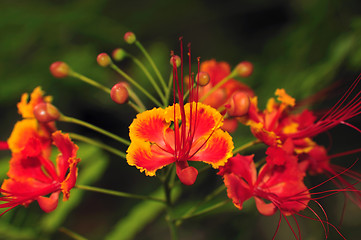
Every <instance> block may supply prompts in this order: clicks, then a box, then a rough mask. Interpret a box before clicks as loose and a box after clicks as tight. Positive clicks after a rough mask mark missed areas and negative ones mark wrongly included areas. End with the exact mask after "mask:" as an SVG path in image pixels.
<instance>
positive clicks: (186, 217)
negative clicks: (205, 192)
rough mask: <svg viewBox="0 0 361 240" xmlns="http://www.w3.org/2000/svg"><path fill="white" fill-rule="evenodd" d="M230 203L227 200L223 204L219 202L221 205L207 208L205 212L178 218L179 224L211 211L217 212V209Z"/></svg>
mask: <svg viewBox="0 0 361 240" xmlns="http://www.w3.org/2000/svg"><path fill="white" fill-rule="evenodd" d="M229 201H230V199H226V200H224V201H222V202H219V203H217V204H214V205H212V206H210V207H208V208H205V209H203V210H201V211H199V212H197V213H195V214H192V215H189V216H183V217H181V218H178V219H177V222H178V221H183V220H186V219H189V218H193V217H197V216H200V215H203V214H205V213H208V212H211V211H213V210H215V209H217V208H220V207H222V206H224V205H225V204H227V203H229Z"/></svg>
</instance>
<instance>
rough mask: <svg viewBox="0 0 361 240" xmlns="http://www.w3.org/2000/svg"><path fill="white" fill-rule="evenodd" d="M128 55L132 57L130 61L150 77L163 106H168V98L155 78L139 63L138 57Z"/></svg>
mask: <svg viewBox="0 0 361 240" xmlns="http://www.w3.org/2000/svg"><path fill="white" fill-rule="evenodd" d="M127 55H128V56H129V57H130V59H132V60H133V62H134V63H135V64H137V65H138V67H139V68H140V69H142V71H143V72H144V74H145V75H146V76H147V77H148V79H149V81H150V83H151V84H152V85H153V87H154V89H155V90H156V91H157V93H158V95H159V97H160V98H161V99H162V101H163V104H164V105H166V98H165V96H164V93H163V92H162V91H161V90H160V88H159V86H158V84H157V83H156V82H155V80H154V78H153V77H152V75H151V74H150V73H149V72H148V70H147V68H146V67H145V66H144V65H143V63H142V62H141V61H139V60H138V59H137V58H136V57H134V56H133V55H131V54H128V53H127Z"/></svg>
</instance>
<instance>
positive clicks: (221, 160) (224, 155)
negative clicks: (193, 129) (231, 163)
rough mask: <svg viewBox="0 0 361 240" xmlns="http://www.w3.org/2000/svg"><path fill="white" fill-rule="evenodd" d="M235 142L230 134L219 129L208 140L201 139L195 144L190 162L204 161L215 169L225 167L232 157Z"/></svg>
mask: <svg viewBox="0 0 361 240" xmlns="http://www.w3.org/2000/svg"><path fill="white" fill-rule="evenodd" d="M233 148H234V146H233V141H232V137H231V136H230V135H229V133H227V132H224V131H223V130H221V129H218V130H216V131H214V132H213V134H212V135H211V136H210V137H209V139H207V138H202V139H199V140H198V142H197V144H193V146H192V150H191V155H193V157H192V158H190V159H189V160H190V161H202V162H205V163H208V164H211V165H212V167H213V168H218V167H219V166H223V165H224V164H225V163H226V162H227V160H228V158H230V157H232V151H233Z"/></svg>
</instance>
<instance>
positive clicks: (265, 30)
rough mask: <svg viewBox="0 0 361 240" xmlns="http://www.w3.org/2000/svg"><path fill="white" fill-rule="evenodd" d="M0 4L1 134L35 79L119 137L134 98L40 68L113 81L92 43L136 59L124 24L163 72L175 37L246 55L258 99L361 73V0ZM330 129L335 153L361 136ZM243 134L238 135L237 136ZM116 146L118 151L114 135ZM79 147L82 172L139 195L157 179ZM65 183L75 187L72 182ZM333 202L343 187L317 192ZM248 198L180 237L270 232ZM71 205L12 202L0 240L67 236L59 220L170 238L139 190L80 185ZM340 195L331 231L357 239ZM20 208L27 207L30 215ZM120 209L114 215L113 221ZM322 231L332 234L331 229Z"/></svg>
mask: <svg viewBox="0 0 361 240" xmlns="http://www.w3.org/2000/svg"><path fill="white" fill-rule="evenodd" d="M0 9H1V14H0V31H1V34H0V82H1V87H0V109H1V112H2V114H1V118H0V124H1V128H0V136H1V140H6V139H7V137H8V136H9V134H10V133H11V131H12V128H13V125H14V123H15V122H16V121H17V120H19V119H20V117H19V116H18V114H17V109H16V103H17V102H18V101H19V99H20V96H21V94H22V93H24V92H31V91H32V90H33V89H34V88H35V87H36V86H39V85H40V86H42V88H43V90H44V91H46V93H47V94H49V95H52V96H53V97H54V101H53V103H54V105H56V106H57V107H58V108H59V109H60V110H61V111H62V112H63V113H64V114H66V115H68V116H73V117H76V118H79V119H82V120H86V121H88V122H91V123H93V124H95V125H97V126H100V127H102V128H105V129H107V130H110V131H112V132H114V133H116V134H119V135H121V136H124V137H127V135H128V126H129V124H130V122H131V121H132V119H133V118H134V116H135V113H134V111H133V110H132V109H130V108H128V107H127V106H119V105H116V104H114V103H113V102H112V101H111V99H110V97H109V96H106V95H105V94H104V93H103V92H101V91H99V90H98V89H95V88H93V87H91V86H89V85H86V84H85V83H83V82H80V81H78V80H76V79H73V78H65V79H55V78H54V77H53V76H51V74H50V73H49V70H48V69H49V66H50V64H51V63H52V62H54V61H65V62H67V63H68V64H69V65H70V66H71V67H72V68H73V69H74V70H76V71H77V72H80V73H82V74H84V75H86V76H88V77H91V78H92V79H94V80H96V81H99V82H101V83H102V84H104V85H106V86H109V87H111V86H112V85H114V84H115V83H116V82H117V81H119V80H122V78H121V77H120V76H118V75H116V74H115V73H114V72H112V71H111V70H110V69H104V68H102V67H100V66H98V65H97V63H96V56H97V55H98V54H99V53H101V52H107V53H111V51H112V50H113V49H114V48H117V47H123V48H125V49H126V50H127V51H129V52H131V53H132V54H133V55H135V56H137V57H139V58H140V59H143V62H145V61H144V58H143V56H142V54H141V53H140V52H139V51H138V49H136V47H135V46H130V45H126V44H125V43H124V41H123V35H124V33H125V32H127V31H133V32H134V33H135V34H136V36H137V39H138V40H140V41H141V43H142V44H143V45H144V46H145V47H146V48H147V50H148V51H149V52H150V53H151V55H152V57H153V58H154V60H155V62H156V64H157V66H158V67H159V68H160V70H161V72H162V74H163V76H165V77H167V76H169V74H170V71H171V69H170V65H169V56H170V51H171V50H175V51H178V49H179V42H178V38H179V37H180V36H183V37H184V40H185V42H191V43H192V54H193V56H200V57H201V59H202V60H207V59H216V60H218V61H227V62H229V64H230V65H231V66H232V67H234V66H236V64H237V63H239V62H240V61H243V60H248V61H251V62H252V63H253V64H254V74H253V75H252V76H251V77H250V78H247V79H245V80H244V81H245V83H247V84H248V85H250V86H251V87H252V88H254V89H255V92H256V94H257V95H258V96H259V101H260V103H261V105H262V104H264V103H265V102H266V100H267V99H268V98H269V97H270V96H273V94H274V90H275V89H276V88H285V89H286V91H287V92H288V93H290V94H291V95H292V96H294V97H295V98H296V99H297V100H302V99H305V98H306V97H309V96H312V95H313V94H316V93H317V92H319V91H320V90H321V89H324V88H326V87H329V86H334V85H333V84H334V83H337V88H332V89H331V92H329V93H328V95H327V96H328V97H329V96H333V95H335V96H337V94H339V93H340V92H339V91H340V90H342V89H346V88H347V86H348V85H349V84H350V83H352V81H353V80H355V79H356V78H357V76H358V74H359V73H360V72H361V41H360V37H361V2H360V1H358V0H348V1H337V0H302V1H301V0H292V1H286V0H274V1H267V0H253V1H227V0H225V1H214V0H211V1H209V0H208V1H206V0H200V1H191V0H183V1H174V0H158V1H146V0H133V1H116V0H97V1H93V0H78V1H65V0H54V1H45V0H43V1H41V0H33V1H10V0H2V1H1V2H0ZM119 66H120V67H121V68H122V69H124V70H125V71H126V72H127V73H129V74H130V75H131V76H133V77H134V78H135V79H137V81H138V80H139V82H140V83H142V84H145V85H146V84H147V83H146V82H145V81H146V79H145V77H144V75H142V73H141V72H140V71H139V69H138V68H136V66H134V64H132V63H131V62H130V61H124V62H121V63H120V64H119ZM323 97H325V96H324V95H323ZM321 100H322V101H317V102H312V104H313V106H317V107H318V108H320V109H325V108H327V107H326V106H330V105H329V104H330V103H331V104H332V102H333V101H334V99H332V98H322V99H321ZM325 103H327V104H325ZM148 106H149V107H151V106H152V105H151V103H149V105H148ZM356 125H357V123H356ZM360 125H361V124H360ZM360 125H358V126H360ZM58 127H59V128H60V129H63V130H64V131H70V132H77V133H81V134H84V135H87V136H90V137H94V138H97V139H99V140H101V141H104V142H107V141H109V140H108V139H103V138H102V137H101V136H99V135H97V134H95V133H91V132H89V131H88V130H86V129H84V128H81V127H78V126H74V125H69V124H64V123H59V125H58ZM247 134H248V133H245V135H247ZM333 134H335V136H336V137H334V138H333V146H334V148H333V151H335V152H339V151H342V150H350V149H354V148H357V147H359V145H360V144H359V143H360V141H359V140H357V139H360V134H359V133H357V132H356V133H355V131H354V130H350V129H347V128H345V127H342V128H341V129H336V130H334V132H333ZM346 134H347V135H346ZM238 136H240V134H239V133H238ZM346 136H347V137H346ZM242 137H243V135H242V136H240V140H238V141H239V142H245V140H243V139H242ZM248 137H249V136H245V137H244V139H247V138H248ZM326 138H327V137H326ZM326 138H325V139H322V137H321V138H320V141H325V142H327V141H328V140H327V139H326ZM109 143H110V144H113V146H114V143H112V142H111V141H109ZM336 146H337V147H338V148H337V149H336ZM119 148H120V149H121V150H123V151H125V150H126V148H125V147H123V146H119ZM80 154H83V155H82V158H83V159H85V158H89V159H90V160H85V161H84V162H86V161H89V162H88V163H86V164H84V166H89V169H88V174H89V175H88V177H87V178H86V177H84V183H87V184H90V185H96V186H100V187H105V188H110V189H118V190H120V191H128V192H132V193H137V194H148V193H152V192H153V191H155V190H156V189H157V186H158V181H157V180H156V179H153V178H148V177H145V176H143V175H144V174H140V173H139V171H138V170H136V169H135V168H133V167H129V166H128V165H127V164H126V162H125V160H123V159H119V158H117V157H115V156H113V155H111V154H108V153H105V152H102V151H100V150H98V149H94V148H90V147H89V149H88V148H86V147H84V150H83V152H81V153H80ZM8 155H9V154H8V153H7V152H2V153H1V156H3V161H2V162H4V163H5V162H6V161H7V160H8ZM356 158H357V157H355V156H352V157H349V161H348V162H342V163H341V164H344V165H345V166H349V165H350V164H351V163H352V162H353V161H355V160H356ZM343 161H345V160H344V159H343ZM97 164H99V166H98V165H97ZM357 165H360V164H359V163H358V164H357ZM2 166H4V167H2V169H1V173H2V174H3V175H5V173H6V164H3V165H2ZM91 166H93V168H95V170H94V169H90V168H91ZM95 166H96V167H95ZM84 168H85V167H84ZM358 168H360V167H358ZM84 172H85V170H84ZM85 178H86V179H85ZM321 179H322V178H321ZM318 180H319V179H316V180H315V182H317V181H318ZM312 181H313V180H312V179H311V180H310V183H311V184H312ZM219 183H220V179H218V178H215V177H214V176H211V177H209V176H204V177H203V182H200V183H199V185H195V186H191V187H189V189H187V191H186V193H185V194H183V195H182V197H181V198H180V200H179V201H180V203H181V204H180V205H181V206H182V199H186V200H187V201H185V202H187V204H188V205H187V204H183V205H184V206H183V207H184V208H185V209H186V208H187V206H189V205H191V203H192V199H195V200H196V199H197V198H199V197H201V196H205V195H206V194H207V193H209V192H211V189H212V188H214V186H217V185H219ZM73 191H74V195H75V194H76V192H80V190H76V189H74V190H73ZM223 197H224V196H223ZM74 198H75V197H74ZM189 200H190V201H189ZM343 203H344V198H343V197H342V196H341V197H340V198H332V199H331V200H330V201H327V202H325V203H324V205H325V209H326V211H327V212H328V213H329V217H330V218H331V219H333V220H334V221H333V223H334V224H335V225H338V223H339V221H340V219H341V218H342V217H341V215H342V211H343V210H342V209H343ZM249 205H250V206H249V208H248V210H247V209H245V210H244V211H242V212H240V211H238V210H236V209H235V208H234V207H233V205H232V204H229V205H227V206H226V207H224V208H223V209H221V210H220V211H219V212H218V213H217V214H210V215H207V216H205V217H200V218H194V219H191V220H189V221H188V222H185V224H184V225H182V226H181V228H180V239H271V238H272V236H273V233H274V232H275V229H276V226H277V222H278V216H273V217H263V216H260V215H259V214H258V213H257V212H256V211H255V209H254V206H253V205H252V204H249ZM72 206H73V208H74V209H72V208H69V209H68V212H67V213H66V214H65V213H64V214H63V216H60V217H59V216H58V215H59V214H58V215H56V214H53V215H51V216H50V217H44V214H42V213H41V211H40V210H39V209H38V208H37V206H36V204H32V205H31V207H30V208H28V209H17V210H15V211H14V213H9V214H7V215H8V216H6V215H5V216H4V217H3V219H2V220H1V221H3V223H1V224H2V226H3V227H1V226H0V233H1V234H3V235H4V237H2V236H1V234H0V239H39V234H38V233H39V231H40V232H41V234H42V235H41V236H42V238H44V239H69V238H67V236H66V235H64V234H63V233H60V232H59V231H57V229H58V227H59V226H62V225H64V226H66V227H67V228H69V229H71V230H74V231H75V232H78V233H79V234H82V235H84V236H85V237H87V238H89V239H103V236H105V235H107V234H109V235H111V234H113V233H114V236H116V237H114V236H113V239H169V234H168V229H167V226H166V222H165V221H164V219H163V218H164V215H162V212H161V210H159V211H156V210H154V209H157V208H156V207H152V206H147V205H141V204H140V201H135V200H128V199H119V198H115V197H111V196H105V195H101V194H95V193H82V194H81V195H80V194H79V199H78V201H75V203H72ZM346 206H347V208H346V212H345V216H344V219H343V223H342V227H341V231H342V233H344V235H345V237H346V238H347V239H357V238H358V236H359V234H360V233H361V230H360V226H361V225H360V224H361V218H360V213H359V209H358V208H357V207H355V206H354V205H353V204H352V203H351V202H350V201H348V202H347V204H346ZM64 207H65V206H64ZM132 207H136V208H137V209H138V211H139V212H140V213H138V215H137V213H136V212H134V211H135V210H134V209H135V208H133V210H132V211H130V210H129V209H131V208H132ZM149 208H152V209H153V210H154V212H152V213H149V214H148V215H151V216H152V217H150V218H149V219H148V220H144V221H142V220H141V219H142V218H144V216H143V215H147V214H143V215H142V214H141V212H142V211H147V210H146V209H149ZM59 211H60V210H59ZM62 211H65V210H62ZM179 211H181V210H179ZM132 214H133V215H132ZM152 214H153V215H152ZM60 215H61V214H60ZM26 216H31V218H30V220H29V217H26ZM4 219H5V220H4ZM120 219H124V221H123V222H118V221H119V220H120ZM52 221H53V222H52ZM131 221H133V222H135V223H137V222H138V223H139V224H138V226H139V229H132V230H130V229H131V228H134V224H133V225H131V224H129V226H128V225H126V224H125V223H126V222H128V223H130V222H131ZM143 222H144V223H143ZM36 223H41V224H40V225H41V227H40V228H39V229H37V228H35V227H34V224H36ZM116 224H119V225H117V226H118V229H127V230H129V232H131V233H129V234H128V233H126V230H123V233H121V230H118V231H120V233H119V232H118V233H115V232H114V227H115V225H116ZM299 224H300V227H301V229H302V230H303V239H323V238H324V235H323V229H322V226H321V225H320V224H319V223H316V222H314V221H311V220H305V219H302V218H301V219H299ZM132 226H133V227H132ZM9 229H11V231H10V230H9ZM34 229H37V230H34ZM37 231H38V232H37ZM10 232H11V234H10ZM5 233H6V234H5ZM7 234H8V235H7ZM117 234H118V235H117ZM127 234H128V235H127ZM292 238H293V235H292V232H291V231H290V230H289V228H288V226H287V224H286V223H285V222H283V223H282V226H281V230H280V232H279V235H278V238H277V239H292ZM108 239H111V237H109V238H108ZM329 239H340V236H338V235H337V234H336V233H335V231H331V236H330V238H329Z"/></svg>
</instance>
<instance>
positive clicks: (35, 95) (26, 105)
mask: <svg viewBox="0 0 361 240" xmlns="http://www.w3.org/2000/svg"><path fill="white" fill-rule="evenodd" d="M28 100H29V94H27V93H24V94H23V95H22V96H21V100H20V102H19V103H18V104H17V106H18V111H19V113H20V114H21V115H22V116H23V118H34V113H33V110H34V107H35V105H37V104H38V103H41V102H51V100H52V98H51V97H50V96H46V97H44V91H42V90H41V87H36V88H35V89H34V90H33V92H32V93H31V95H30V101H28Z"/></svg>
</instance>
